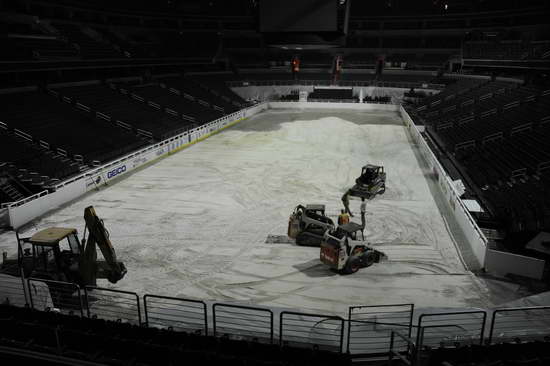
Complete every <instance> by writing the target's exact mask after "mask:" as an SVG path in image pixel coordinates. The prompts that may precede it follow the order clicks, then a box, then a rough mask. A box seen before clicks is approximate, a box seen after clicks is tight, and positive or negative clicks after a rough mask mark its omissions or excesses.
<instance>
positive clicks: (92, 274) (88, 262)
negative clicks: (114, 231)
mask: <svg viewBox="0 0 550 366" xmlns="http://www.w3.org/2000/svg"><path fill="white" fill-rule="evenodd" d="M84 221H85V222H86V228H87V229H88V232H89V234H88V240H87V241H85V240H84V239H83V240H82V246H84V248H83V249H84V250H83V255H82V256H81V263H80V269H81V275H82V278H83V280H84V282H85V283H86V284H88V285H92V286H94V285H95V284H96V278H107V279H108V280H109V282H111V283H116V282H118V281H119V280H121V279H122V278H123V277H124V276H125V275H126V272H127V270H126V266H125V265H124V263H122V262H120V261H118V260H117V257H116V253H115V249H114V248H113V245H112V244H111V240H110V239H109V232H108V231H107V230H106V229H105V226H104V225H103V220H101V219H100V218H99V217H98V216H97V214H96V213H95V210H94V208H93V206H89V207H86V208H85V209H84ZM96 246H98V247H99V249H100V250H101V253H102V254H103V258H104V259H105V260H104V261H98V260H97V251H96Z"/></svg>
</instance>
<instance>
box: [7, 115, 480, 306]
mask: <svg viewBox="0 0 550 366" xmlns="http://www.w3.org/2000/svg"><path fill="white" fill-rule="evenodd" d="M414 149H415V147H414V146H413V145H411V143H410V141H409V139H408V137H407V133H406V130H405V127H404V126H403V124H402V122H401V119H400V117H399V116H398V115H397V114H395V113H389V112H379V113H373V112H370V113H366V112H341V111H340V112H336V113H332V114H331V113H330V112H328V111H324V112H315V111H269V112H265V113H261V114H259V115H257V116H255V117H253V118H251V119H249V120H246V121H243V122H241V123H239V124H237V125H236V126H234V127H232V128H230V129H228V130H226V131H224V132H223V133H221V134H218V135H215V136H213V137H211V138H209V139H207V140H205V141H203V142H201V143H198V144H196V145H193V146H192V147H190V148H188V149H186V150H183V151H182V152H180V153H177V154H175V155H172V156H170V157H168V158H166V159H163V160H162V161H160V162H158V163H157V164H155V165H153V166H150V167H148V168H146V169H143V170H140V171H137V172H135V173H134V174H132V175H131V176H129V177H128V178H127V179H124V180H122V181H119V182H117V183H116V184H112V185H110V186H109V187H106V188H104V189H101V190H100V191H98V192H94V193H92V194H89V195H87V196H85V197H84V198H82V199H80V200H78V201H77V202H74V203H72V204H69V205H67V206H66V207H64V208H62V209H60V210H57V211H55V212H53V213H51V214H49V215H47V216H46V217H44V218H41V219H40V220H38V221H37V222H36V228H44V227H46V226H53V225H55V226H70V227H76V228H78V229H79V231H80V232H82V229H83V228H84V222H83V219H82V215H83V210H84V208H85V207H86V206H88V205H93V206H94V207H95V208H96V211H97V213H98V215H99V216H100V217H101V218H103V219H104V221H105V225H106V227H107V228H108V229H109V231H110V233H111V241H112V242H113V244H114V247H115V249H116V251H117V254H118V257H119V259H120V260H122V261H124V262H125V264H126V267H127V268H128V274H127V275H126V277H125V278H124V279H123V280H122V281H120V282H119V283H118V284H117V285H116V288H119V289H124V290H131V291H136V292H138V293H139V294H140V295H143V294H145V293H151V294H158V295H168V296H179V297H191V298H198V299H205V300H217V301H224V302H230V301H237V302H245V303H249V304H261V305H270V306H281V307H286V308H296V309H297V310H309V311H322V312H334V313H338V314H346V313H347V306H348V305H352V304H364V305H368V304H392V303H408V302H412V303H415V304H416V305H417V306H428V307H461V306H487V305H489V303H488V300H487V299H488V296H487V294H486V289H485V287H484V286H483V285H481V284H480V282H479V281H478V280H477V278H476V277H475V276H474V275H472V273H470V272H469V271H467V270H466V269H465V268H464V266H463V264H462V262H461V260H460V259H459V255H458V253H457V250H456V248H455V245H454V243H453V239H452V237H451V235H450V233H449V232H448V229H447V225H446V224H445V221H444V219H443V216H442V215H441V213H440V211H439V210H440V209H439V208H438V206H437V205H436V200H435V199H434V198H433V196H432V193H431V191H430V188H429V185H428V182H427V179H429V176H430V172H429V171H425V170H424V169H423V168H422V165H421V164H420V163H419V161H418V158H417V156H416V155H415V152H414ZM367 162H369V163H373V164H380V165H384V167H385V169H386V171H387V176H388V178H387V190H386V193H385V194H384V195H382V196H379V197H377V198H375V199H374V200H373V201H371V202H369V203H368V205H367V211H368V212H369V213H370V215H369V216H368V217H367V228H368V230H367V232H366V234H367V237H368V240H369V241H370V242H372V243H374V246H375V247H376V248H377V249H379V250H381V251H383V252H385V253H386V254H387V255H388V257H389V259H388V261H386V262H383V263H380V264H377V265H374V266H372V267H370V268H366V269H362V270H360V271H359V272H358V273H356V274H354V275H350V276H341V275H338V274H336V273H333V272H331V271H329V270H328V268H326V267H324V266H323V265H322V264H321V263H320V261H319V249H318V248H309V247H297V246H293V245H290V244H266V243H265V239H266V237H267V235H268V234H273V235H280V234H285V233H286V230H287V221H288V215H289V214H290V213H291V211H292V209H293V208H294V206H295V205H297V204H299V203H302V204H307V203H324V204H326V205H327V210H328V212H329V213H330V214H332V215H336V214H337V212H339V210H340V208H341V202H340V197H341V196H342V194H343V193H344V192H345V190H347V189H348V188H349V187H351V186H352V185H353V184H354V180H355V178H356V177H357V176H358V175H359V173H360V171H361V167H362V166H363V165H364V164H365V163H367ZM352 210H354V211H358V210H359V202H358V201H352ZM355 220H358V218H357V217H356V218H355ZM34 230H35V228H33V229H31V230H29V231H30V232H32V231H34ZM0 250H10V251H11V252H12V253H13V252H14V250H15V236H14V235H13V233H4V234H2V235H1V236H0ZM100 285H103V286H107V285H108V283H107V282H106V281H105V282H101V281H100Z"/></svg>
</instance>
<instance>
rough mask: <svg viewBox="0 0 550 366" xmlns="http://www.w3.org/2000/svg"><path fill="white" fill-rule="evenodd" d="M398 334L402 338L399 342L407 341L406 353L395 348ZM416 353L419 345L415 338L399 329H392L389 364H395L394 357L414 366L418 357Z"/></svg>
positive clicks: (408, 365) (409, 365)
mask: <svg viewBox="0 0 550 366" xmlns="http://www.w3.org/2000/svg"><path fill="white" fill-rule="evenodd" d="M396 336H397V338H398V339H400V340H401V342H399V343H405V344H406V345H407V352H406V353H405V354H403V352H402V351H399V350H396V349H395V348H394V347H395V339H396ZM416 355H417V347H416V343H415V342H414V340H413V339H412V338H411V337H410V336H407V335H405V334H403V333H401V332H399V331H397V330H392V331H391V333H390V345H389V349H388V365H389V366H391V365H393V359H394V358H397V359H399V360H400V361H401V362H402V363H404V364H405V365H407V366H412V365H414V364H415V359H416V357H417V356H416Z"/></svg>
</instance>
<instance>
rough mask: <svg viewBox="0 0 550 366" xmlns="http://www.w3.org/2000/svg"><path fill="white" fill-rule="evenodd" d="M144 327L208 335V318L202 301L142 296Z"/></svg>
mask: <svg viewBox="0 0 550 366" xmlns="http://www.w3.org/2000/svg"><path fill="white" fill-rule="evenodd" d="M143 309H144V313H145V325H146V326H148V327H167V328H168V327H170V328H172V329H174V330H182V331H191V332H197V331H200V332H201V333H202V334H204V335H208V317H207V312H206V303H205V302H204V301H199V300H192V299H182V298H177V297H167V296H157V295H145V296H143Z"/></svg>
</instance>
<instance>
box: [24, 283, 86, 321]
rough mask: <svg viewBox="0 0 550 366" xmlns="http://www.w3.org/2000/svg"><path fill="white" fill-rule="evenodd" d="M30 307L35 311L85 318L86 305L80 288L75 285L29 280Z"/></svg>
mask: <svg viewBox="0 0 550 366" xmlns="http://www.w3.org/2000/svg"><path fill="white" fill-rule="evenodd" d="M27 284H28V289H29V302H30V307H31V308H33V309H35V310H41V311H47V310H52V309H56V311H59V312H62V313H65V314H78V315H80V316H84V305H83V301H82V292H81V290H80V286H78V285H77V284H75V283H69V282H61V281H53V280H45V279H40V278H29V279H27Z"/></svg>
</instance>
